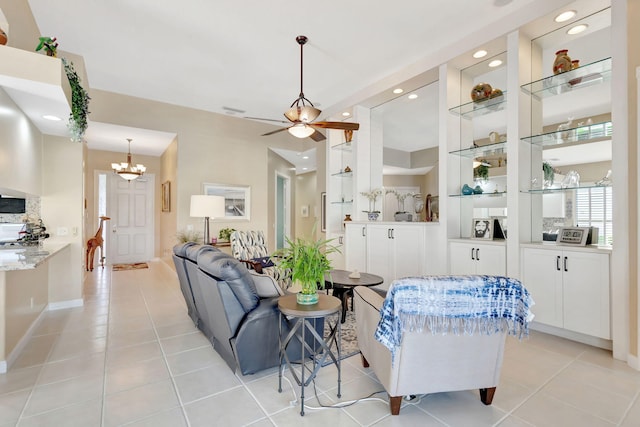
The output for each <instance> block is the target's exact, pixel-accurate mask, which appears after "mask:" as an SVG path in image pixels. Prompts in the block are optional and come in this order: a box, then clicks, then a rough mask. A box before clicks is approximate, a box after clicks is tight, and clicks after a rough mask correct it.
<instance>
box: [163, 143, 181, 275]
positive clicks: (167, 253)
mask: <svg viewBox="0 0 640 427" xmlns="http://www.w3.org/2000/svg"><path fill="white" fill-rule="evenodd" d="M177 169H178V141H177V139H174V140H173V142H172V143H171V145H169V147H167V149H166V150H165V152H164V153H163V154H162V156H161V157H160V180H159V183H160V184H162V183H165V182H167V181H168V182H169V186H170V189H171V199H170V204H171V206H170V208H171V211H170V212H162V209H160V211H161V212H160V234H159V236H160V248H162V253H161V254H160V256H161V257H162V259H163V260H164V261H165V262H167V263H168V264H169V265H170V266H172V267H173V266H174V265H173V261H172V260H171V250H170V248H171V247H172V246H173V245H175V244H176V243H178V241H177V239H176V232H177V230H178V227H177V215H176V200H177V199H176V188H177V187H178V181H177V177H178V170H177ZM161 197H162V196H161ZM160 203H162V199H160Z"/></svg>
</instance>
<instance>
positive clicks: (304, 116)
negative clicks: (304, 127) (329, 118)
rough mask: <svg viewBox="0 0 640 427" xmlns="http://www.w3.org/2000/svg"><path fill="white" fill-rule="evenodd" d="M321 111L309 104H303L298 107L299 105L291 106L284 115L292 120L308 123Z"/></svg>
mask: <svg viewBox="0 0 640 427" xmlns="http://www.w3.org/2000/svg"><path fill="white" fill-rule="evenodd" d="M321 112H322V111H320V110H318V109H317V108H315V107H312V106H310V105H304V106H302V107H300V106H299V105H296V106H293V107H291V108H289V109H288V110H287V112H286V113H284V115H285V117H286V118H287V119H289V120H291V121H292V122H304V123H310V122H312V121H314V120H315V119H316V118H317V117H318V116H319V115H320V113H321Z"/></svg>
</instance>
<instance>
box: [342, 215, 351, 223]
mask: <svg viewBox="0 0 640 427" xmlns="http://www.w3.org/2000/svg"><path fill="white" fill-rule="evenodd" d="M342 221H343V222H347V221H352V219H351V214H344V219H343V220H342Z"/></svg>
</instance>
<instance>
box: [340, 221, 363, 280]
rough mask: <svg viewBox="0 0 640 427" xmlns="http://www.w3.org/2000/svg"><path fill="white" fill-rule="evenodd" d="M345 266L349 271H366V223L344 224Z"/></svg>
mask: <svg viewBox="0 0 640 427" xmlns="http://www.w3.org/2000/svg"><path fill="white" fill-rule="evenodd" d="M344 239H345V242H344V258H345V266H346V269H347V270H349V271H353V270H358V271H365V272H366V271H367V225H366V224H354V223H352V224H349V223H347V224H345V231H344Z"/></svg>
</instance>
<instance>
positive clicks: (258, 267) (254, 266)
mask: <svg viewBox="0 0 640 427" xmlns="http://www.w3.org/2000/svg"><path fill="white" fill-rule="evenodd" d="M238 261H240V262H242V263H244V264H246V265H247V268H248V269H249V270H255V271H256V272H258V273H260V274H262V264H260V263H259V262H258V261H253V260H250V259H240V260H238Z"/></svg>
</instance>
